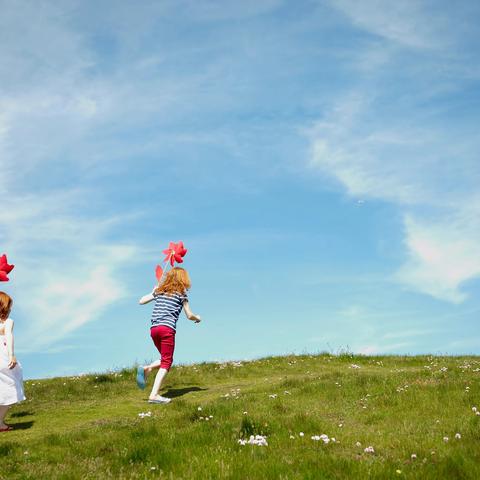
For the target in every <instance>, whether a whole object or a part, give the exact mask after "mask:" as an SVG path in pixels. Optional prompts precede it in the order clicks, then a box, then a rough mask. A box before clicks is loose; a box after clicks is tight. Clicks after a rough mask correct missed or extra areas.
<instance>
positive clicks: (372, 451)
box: [363, 445, 375, 453]
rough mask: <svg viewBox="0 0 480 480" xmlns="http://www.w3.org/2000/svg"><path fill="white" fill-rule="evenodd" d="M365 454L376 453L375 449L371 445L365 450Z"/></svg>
mask: <svg viewBox="0 0 480 480" xmlns="http://www.w3.org/2000/svg"><path fill="white" fill-rule="evenodd" d="M363 451H364V452H365V453H375V449H374V448H373V447H372V446H371V445H370V446H369V447H367V448H365V449H364V450H363Z"/></svg>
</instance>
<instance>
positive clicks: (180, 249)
mask: <svg viewBox="0 0 480 480" xmlns="http://www.w3.org/2000/svg"><path fill="white" fill-rule="evenodd" d="M163 253H164V254H165V259H164V260H163V261H164V262H165V264H168V263H170V265H171V266H172V267H173V265H174V264H175V262H177V263H183V257H184V256H185V255H186V253H187V249H186V248H185V247H184V246H183V242H178V243H173V242H170V243H169V245H168V248H167V249H165V250H163ZM164 275H165V271H164V270H163V268H162V267H161V266H160V265H157V268H156V269H155V276H156V277H157V280H158V283H161V281H162V279H163V276H164Z"/></svg>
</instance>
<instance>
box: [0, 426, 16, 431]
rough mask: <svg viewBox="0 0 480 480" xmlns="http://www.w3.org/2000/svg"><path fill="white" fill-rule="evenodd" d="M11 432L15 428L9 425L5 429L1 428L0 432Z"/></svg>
mask: <svg viewBox="0 0 480 480" xmlns="http://www.w3.org/2000/svg"><path fill="white" fill-rule="evenodd" d="M11 430H13V427H11V426H10V425H7V426H6V427H4V428H0V432H10V431H11Z"/></svg>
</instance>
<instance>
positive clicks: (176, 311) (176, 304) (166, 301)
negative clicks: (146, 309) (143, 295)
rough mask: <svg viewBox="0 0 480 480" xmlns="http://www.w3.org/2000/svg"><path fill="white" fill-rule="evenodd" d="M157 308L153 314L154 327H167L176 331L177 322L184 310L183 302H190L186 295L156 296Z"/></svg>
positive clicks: (154, 308)
mask: <svg viewBox="0 0 480 480" xmlns="http://www.w3.org/2000/svg"><path fill="white" fill-rule="evenodd" d="M154 297H155V306H154V307H153V313H152V327H156V326H157V325H166V326H167V327H170V328H172V329H173V330H175V331H176V327H177V320H178V317H179V316H180V312H181V311H182V308H183V302H186V301H187V300H188V297H187V294H186V293H172V294H170V295H169V294H166V293H160V294H154Z"/></svg>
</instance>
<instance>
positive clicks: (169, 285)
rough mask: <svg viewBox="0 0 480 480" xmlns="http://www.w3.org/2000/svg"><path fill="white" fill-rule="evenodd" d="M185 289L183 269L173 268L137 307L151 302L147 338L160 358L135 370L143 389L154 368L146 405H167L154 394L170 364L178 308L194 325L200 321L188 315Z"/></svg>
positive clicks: (186, 273)
mask: <svg viewBox="0 0 480 480" xmlns="http://www.w3.org/2000/svg"><path fill="white" fill-rule="evenodd" d="M189 288H190V278H189V276H188V272H187V271H186V270H185V269H183V268H180V267H174V268H172V269H171V270H170V271H169V272H168V273H167V275H166V277H165V280H164V281H163V282H162V283H161V284H159V285H157V286H156V287H155V288H154V290H153V292H152V293H149V294H148V295H145V296H143V297H142V298H141V299H140V305H145V304H146V303H149V302H151V301H153V300H155V306H154V308H153V314H152V325H151V329H150V335H151V337H152V340H153V343H154V344H155V346H156V347H157V350H158V351H159V353H160V358H161V359H160V360H156V361H155V362H153V363H151V364H150V365H145V366H139V367H138V369H137V385H138V386H139V388H141V389H144V388H145V377H146V375H148V374H149V373H150V372H151V371H152V370H154V369H156V368H158V372H157V375H156V376H155V381H154V383H153V387H152V391H151V393H150V396H149V397H148V401H149V403H169V402H170V399H169V398H166V397H162V396H161V395H159V394H158V392H159V390H160V387H161V386H162V382H163V380H164V378H165V376H166V374H167V373H168V371H169V370H170V367H171V365H172V362H173V351H174V349H175V332H176V327H177V321H178V317H179V316H180V313H181V311H182V309H183V310H184V311H185V315H186V316H187V318H188V319H189V320H192V321H194V322H195V323H198V322H200V316H199V315H195V314H194V313H192V311H191V310H190V306H189V304H188V297H187V290H188V289H189Z"/></svg>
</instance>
